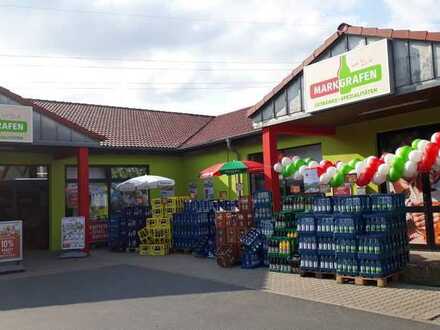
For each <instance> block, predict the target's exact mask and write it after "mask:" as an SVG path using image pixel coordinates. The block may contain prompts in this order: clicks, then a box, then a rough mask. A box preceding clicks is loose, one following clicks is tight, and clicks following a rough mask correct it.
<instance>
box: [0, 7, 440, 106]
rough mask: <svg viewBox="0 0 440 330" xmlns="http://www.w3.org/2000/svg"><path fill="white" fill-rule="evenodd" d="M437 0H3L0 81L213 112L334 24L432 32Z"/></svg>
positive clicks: (290, 63) (252, 96) (28, 91)
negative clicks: (343, 23) (344, 23)
mask: <svg viewBox="0 0 440 330" xmlns="http://www.w3.org/2000/svg"><path fill="white" fill-rule="evenodd" d="M439 5H440V0H399V1H395V0H369V1H368V0H364V1H361V0H343V1H340V0H307V1H303V0H301V1H300V0H273V1H267V0H240V1H236V0H235V1H234V0H228V1H226V0H225V1H222V0H75V1H73V0H70V1H67V0H57V1H54V0H52V1H49V0H27V1H26V0H22V1H10V0H9V1H3V0H0V13H2V15H1V17H2V19H1V20H0V72H1V73H2V74H1V76H0V85H1V86H3V87H6V88H8V89H10V90H12V91H13V92H15V93H17V94H19V95H21V96H23V97H31V98H39V99H48V100H59V101H69V102H83V103H93V104H106V105H116V106H126V107H137V108H142V109H157V110H164V111H177V112H189V113H198V114H206V115H218V114H222V113H226V112H230V111H233V110H237V109H240V108H244V107H247V106H251V105H253V104H255V103H256V102H258V101H259V100H260V99H261V98H263V97H264V95H265V94H266V93H268V92H269V91H270V90H271V89H272V88H273V87H274V86H275V85H276V84H277V83H278V82H280V81H281V80H282V79H283V78H284V77H285V76H287V75H288V74H289V72H290V71H291V70H293V69H294V68H295V67H296V66H297V65H299V64H300V62H301V61H303V60H304V59H305V58H306V57H307V56H308V55H309V54H310V53H311V52H312V51H313V50H314V49H315V48H316V47H318V46H319V45H320V44H321V43H322V42H323V41H324V40H325V39H326V38H327V37H328V36H330V35H331V34H332V33H334V32H335V31H336V29H337V27H338V25H339V24H340V23H342V22H346V23H349V24H352V25H362V26H373V27H384V28H387V27H391V28H404V29H412V30H430V31H440V18H439V17H438V15H437V14H436V12H437V9H435V8H439Z"/></svg>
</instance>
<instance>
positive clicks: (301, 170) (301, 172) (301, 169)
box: [298, 165, 307, 175]
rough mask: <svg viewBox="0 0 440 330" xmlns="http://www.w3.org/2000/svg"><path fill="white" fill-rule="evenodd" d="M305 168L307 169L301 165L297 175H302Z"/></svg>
mask: <svg viewBox="0 0 440 330" xmlns="http://www.w3.org/2000/svg"><path fill="white" fill-rule="evenodd" d="M306 168H307V165H302V166H301V167H300V168H299V169H298V172H299V174H301V175H304V171H305V170H306Z"/></svg>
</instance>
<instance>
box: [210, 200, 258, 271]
mask: <svg viewBox="0 0 440 330" xmlns="http://www.w3.org/2000/svg"><path fill="white" fill-rule="evenodd" d="M251 204H252V203H251V201H250V200H249V199H241V200H240V201H239V209H238V211H219V212H216V214H215V227H216V247H217V263H218V264H219V265H220V266H222V267H230V266H233V265H235V264H237V263H239V262H240V244H241V242H240V238H241V237H243V236H244V235H245V234H246V233H247V232H248V230H249V229H250V228H252V227H253V220H252V212H251V211H252V205H251Z"/></svg>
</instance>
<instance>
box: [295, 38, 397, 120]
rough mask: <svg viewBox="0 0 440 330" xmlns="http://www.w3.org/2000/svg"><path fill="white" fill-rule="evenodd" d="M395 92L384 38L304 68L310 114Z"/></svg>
mask: <svg viewBox="0 0 440 330" xmlns="http://www.w3.org/2000/svg"><path fill="white" fill-rule="evenodd" d="M390 93H391V83H390V70H389V55H388V41H387V39H383V40H380V41H376V42H373V43H371V44H368V45H366V46H361V47H357V48H355V49H353V50H351V51H349V52H346V53H343V54H341V55H338V56H333V57H331V58H329V59H325V60H322V61H319V62H317V63H314V64H311V65H307V66H306V67H305V68H304V94H305V104H306V111H308V112H313V111H319V110H323V109H327V108H331V107H336V106H340V105H343V104H348V103H352V102H358V101H361V100H365V99H369V98H372V97H377V96H381V95H387V94H390Z"/></svg>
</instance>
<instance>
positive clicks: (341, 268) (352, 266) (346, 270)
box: [336, 254, 359, 276]
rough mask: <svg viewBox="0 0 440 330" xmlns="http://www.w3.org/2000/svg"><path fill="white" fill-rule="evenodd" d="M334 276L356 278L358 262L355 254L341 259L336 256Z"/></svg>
mask: <svg viewBox="0 0 440 330" xmlns="http://www.w3.org/2000/svg"><path fill="white" fill-rule="evenodd" d="M336 274H338V275H348V276H357V275H358V274H359V262H358V259H357V256H356V255H355V254H353V255H347V256H341V257H339V256H337V257H336Z"/></svg>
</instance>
